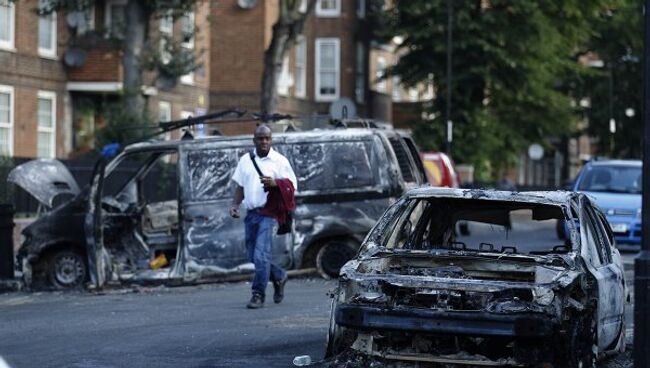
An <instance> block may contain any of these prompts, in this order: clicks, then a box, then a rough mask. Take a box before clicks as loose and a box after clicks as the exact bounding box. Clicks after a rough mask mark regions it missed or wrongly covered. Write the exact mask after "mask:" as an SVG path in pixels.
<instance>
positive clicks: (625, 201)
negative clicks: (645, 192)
mask: <svg viewBox="0 0 650 368" xmlns="http://www.w3.org/2000/svg"><path fill="white" fill-rule="evenodd" d="M584 193H585V194H588V195H589V196H591V197H593V198H595V199H596V204H597V205H598V207H600V208H601V209H603V210H607V209H608V208H621V209H629V210H634V211H636V210H637V209H638V208H640V207H641V195H640V194H627V193H605V192H584Z"/></svg>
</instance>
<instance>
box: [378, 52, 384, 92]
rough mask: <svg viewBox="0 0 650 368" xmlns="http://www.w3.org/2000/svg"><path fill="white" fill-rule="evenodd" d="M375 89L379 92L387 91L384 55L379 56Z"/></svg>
mask: <svg viewBox="0 0 650 368" xmlns="http://www.w3.org/2000/svg"><path fill="white" fill-rule="evenodd" d="M375 89H376V90H377V91H379V92H386V59H385V58H384V57H383V56H380V57H378V58H377V70H375Z"/></svg>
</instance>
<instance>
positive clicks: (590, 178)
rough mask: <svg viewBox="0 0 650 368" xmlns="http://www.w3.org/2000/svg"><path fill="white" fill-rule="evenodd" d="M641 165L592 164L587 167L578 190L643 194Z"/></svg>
mask: <svg viewBox="0 0 650 368" xmlns="http://www.w3.org/2000/svg"><path fill="white" fill-rule="evenodd" d="M641 179H642V175H641V167H635V166H600V165H599V166H591V167H589V168H587V172H586V173H585V175H584V178H583V179H582V180H581V181H580V185H579V187H578V190H580V191H587V192H615V193H630V194H641V188H642V183H641Z"/></svg>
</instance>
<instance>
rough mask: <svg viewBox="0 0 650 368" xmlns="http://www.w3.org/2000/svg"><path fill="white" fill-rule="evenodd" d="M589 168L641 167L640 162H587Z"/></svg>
mask: <svg viewBox="0 0 650 368" xmlns="http://www.w3.org/2000/svg"><path fill="white" fill-rule="evenodd" d="M589 164H590V165H591V166H633V167H641V166H642V162H641V160H598V161H589Z"/></svg>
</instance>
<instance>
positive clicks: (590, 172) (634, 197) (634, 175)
mask: <svg viewBox="0 0 650 368" xmlns="http://www.w3.org/2000/svg"><path fill="white" fill-rule="evenodd" d="M641 178H642V174H641V161H640V160H596V161H590V162H588V163H587V164H586V165H585V167H584V168H583V169H582V170H581V171H580V174H578V177H577V178H576V181H575V184H574V186H573V190H574V191H578V192H583V193H586V194H588V195H590V196H592V197H593V198H595V199H596V203H597V204H598V206H599V207H600V208H601V209H602V210H603V212H604V213H605V216H606V217H607V220H608V221H609V224H610V226H611V228H612V232H613V233H614V236H615V238H616V242H617V243H618V244H641V188H642V185H641Z"/></svg>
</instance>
